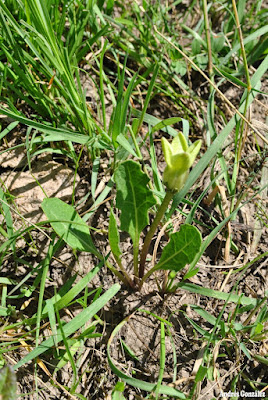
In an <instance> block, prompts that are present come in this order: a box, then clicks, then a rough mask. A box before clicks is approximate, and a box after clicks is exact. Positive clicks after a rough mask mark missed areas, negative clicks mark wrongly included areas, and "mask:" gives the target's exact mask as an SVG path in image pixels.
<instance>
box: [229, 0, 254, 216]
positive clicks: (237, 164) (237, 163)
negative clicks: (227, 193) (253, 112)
mask: <svg viewBox="0 0 268 400" xmlns="http://www.w3.org/2000/svg"><path fill="white" fill-rule="evenodd" d="M232 5H233V10H234V16H235V23H236V28H237V30H238V35H239V42H240V48H241V54H242V58H243V64H244V69H245V76H246V82H247V95H246V106H245V109H244V113H243V116H244V117H245V118H244V119H242V121H241V128H240V136H239V141H238V148H237V150H236V154H235V163H234V171H233V177H232V191H233V193H231V194H232V195H234V194H235V193H234V192H235V188H236V180H237V176H238V174H239V167H240V159H241V153H242V148H243V143H244V142H245V141H244V140H243V131H244V127H245V120H246V114H247V108H248V103H249V96H250V93H251V89H252V86H251V81H250V75H249V70H248V63H247V56H246V52H245V47H244V41H243V35H242V31H241V26H240V21H239V16H238V12H237V7H236V2H235V0H232ZM234 202H235V197H234V196H233V201H232V204H231V210H230V211H231V212H232V211H233V210H234V204H235V203H234Z"/></svg>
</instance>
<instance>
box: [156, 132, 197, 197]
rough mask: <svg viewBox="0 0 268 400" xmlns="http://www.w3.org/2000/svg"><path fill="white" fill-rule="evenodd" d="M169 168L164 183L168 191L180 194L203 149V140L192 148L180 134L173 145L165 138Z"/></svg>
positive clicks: (165, 172)
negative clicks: (191, 168)
mask: <svg viewBox="0 0 268 400" xmlns="http://www.w3.org/2000/svg"><path fill="white" fill-rule="evenodd" d="M161 142H162V148H163V152H164V157H165V161H166V163H167V166H166V168H165V170H164V173H163V182H164V184H165V185H166V187H167V189H168V190H170V191H172V192H178V191H179V190H181V188H182V187H183V185H184V184H185V182H186V180H187V178H188V175H189V169H190V167H191V166H192V165H193V163H194V160H195V159H196V156H197V154H198V153H199V151H200V148H201V140H197V141H196V142H194V143H193V144H192V145H191V146H190V147H188V144H187V142H186V139H185V137H184V136H183V134H182V133H181V132H180V133H179V134H178V136H176V137H175V138H174V139H173V140H172V142H171V143H169V142H168V141H167V139H165V138H164V137H162V139H161Z"/></svg>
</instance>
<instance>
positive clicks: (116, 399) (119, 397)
mask: <svg viewBox="0 0 268 400" xmlns="http://www.w3.org/2000/svg"><path fill="white" fill-rule="evenodd" d="M124 390H125V383H124V382H117V384H116V385H115V387H114V389H113V391H112V400H126V398H125V397H124V395H123V392H124Z"/></svg>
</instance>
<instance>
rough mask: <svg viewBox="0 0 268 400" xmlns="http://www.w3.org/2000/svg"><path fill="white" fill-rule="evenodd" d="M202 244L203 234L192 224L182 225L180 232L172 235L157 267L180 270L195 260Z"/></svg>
mask: <svg viewBox="0 0 268 400" xmlns="http://www.w3.org/2000/svg"><path fill="white" fill-rule="evenodd" d="M200 246H201V234H200V232H199V230H198V229H197V228H195V227H194V226H192V225H188V224H185V225H182V227H181V229H180V231H179V232H176V233H173V234H172V235H170V241H169V243H168V244H167V245H166V246H165V248H164V250H163V252H162V255H161V258H160V261H159V263H158V264H157V269H165V270H174V271H180V270H181V269H182V268H184V267H185V265H186V264H189V263H190V262H192V261H193V259H194V257H195V255H196V254H197V253H198V251H199V249H200Z"/></svg>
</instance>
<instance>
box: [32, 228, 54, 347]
mask: <svg viewBox="0 0 268 400" xmlns="http://www.w3.org/2000/svg"><path fill="white" fill-rule="evenodd" d="M55 237H56V235H55V234H53V235H52V242H51V243H50V244H49V248H48V253H47V256H46V258H45V260H44V266H43V272H42V278H41V283H40V292H39V299H38V306H37V313H36V336H35V337H36V343H35V347H38V346H39V339H40V323H41V317H42V309H43V299H44V293H45V285H46V278H47V275H48V268H49V264H50V260H51V258H52V255H53V253H54V251H55V245H54V240H55ZM56 246H57V245H56Z"/></svg>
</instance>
